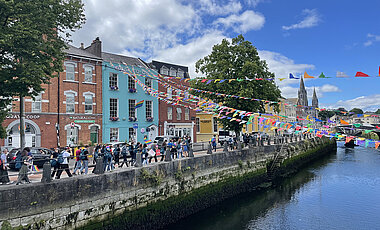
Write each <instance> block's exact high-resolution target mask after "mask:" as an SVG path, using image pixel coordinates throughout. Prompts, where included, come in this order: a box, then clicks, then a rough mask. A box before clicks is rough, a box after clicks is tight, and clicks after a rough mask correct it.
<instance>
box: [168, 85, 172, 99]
mask: <svg viewBox="0 0 380 230" xmlns="http://www.w3.org/2000/svg"><path fill="white" fill-rule="evenodd" d="M167 97H168V98H172V88H170V87H169V88H168V89H167Z"/></svg>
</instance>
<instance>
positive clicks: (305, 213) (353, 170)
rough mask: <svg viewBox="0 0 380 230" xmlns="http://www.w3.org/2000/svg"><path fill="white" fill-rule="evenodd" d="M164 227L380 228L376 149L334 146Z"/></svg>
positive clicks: (183, 229)
mask: <svg viewBox="0 0 380 230" xmlns="http://www.w3.org/2000/svg"><path fill="white" fill-rule="evenodd" d="M167 229H170V230H174V229H181V230H187V229H188V230H190V229H196V230H201V229H204V230H206V229H207V230H224V229H380V151H378V150H376V149H373V148H364V147H356V148H355V149H347V148H344V147H339V145H338V150H337V153H336V154H335V153H334V154H332V155H330V156H328V157H326V158H324V159H321V160H319V161H317V162H314V163H313V164H311V165H310V166H308V167H306V168H303V169H302V170H301V171H299V172H298V173H297V174H295V175H293V176H292V177H291V178H287V179H285V180H282V181H280V182H277V184H276V186H274V187H273V188H271V189H268V190H265V191H257V192H251V193H246V194H242V195H239V196H237V197H234V198H232V199H229V200H227V201H224V202H223V203H221V204H219V205H216V206H214V207H212V208H209V209H206V210H204V211H202V212H199V213H197V214H195V215H192V216H190V217H188V218H186V219H183V220H181V221H179V222H178V223H175V224H173V225H170V226H169V227H168V228H167Z"/></svg>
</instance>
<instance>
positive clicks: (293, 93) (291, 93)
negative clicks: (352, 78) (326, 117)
mask: <svg viewBox="0 0 380 230" xmlns="http://www.w3.org/2000/svg"><path fill="white" fill-rule="evenodd" d="M305 84H306V83H305ZM305 88H306V92H307V97H308V99H309V100H311V99H312V98H313V91H314V88H315V91H316V93H317V97H318V99H319V98H322V97H324V93H332V92H340V91H341V90H340V89H339V88H338V87H337V86H335V85H330V84H325V85H322V86H316V87H307V86H306V87H305ZM298 89H299V81H297V87H292V86H288V85H285V86H282V87H280V90H281V94H282V96H283V97H285V98H296V97H298Z"/></svg>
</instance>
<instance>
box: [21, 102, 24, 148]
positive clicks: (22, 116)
mask: <svg viewBox="0 0 380 230" xmlns="http://www.w3.org/2000/svg"><path fill="white" fill-rule="evenodd" d="M24 106H25V103H24V97H23V96H20V149H21V151H22V150H23V149H24V148H25V108H24Z"/></svg>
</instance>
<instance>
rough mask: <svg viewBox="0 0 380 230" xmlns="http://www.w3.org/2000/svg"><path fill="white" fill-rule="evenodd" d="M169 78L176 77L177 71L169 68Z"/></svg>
mask: <svg viewBox="0 0 380 230" xmlns="http://www.w3.org/2000/svg"><path fill="white" fill-rule="evenodd" d="M170 76H171V77H176V76H177V71H176V70H175V69H174V68H170Z"/></svg>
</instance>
